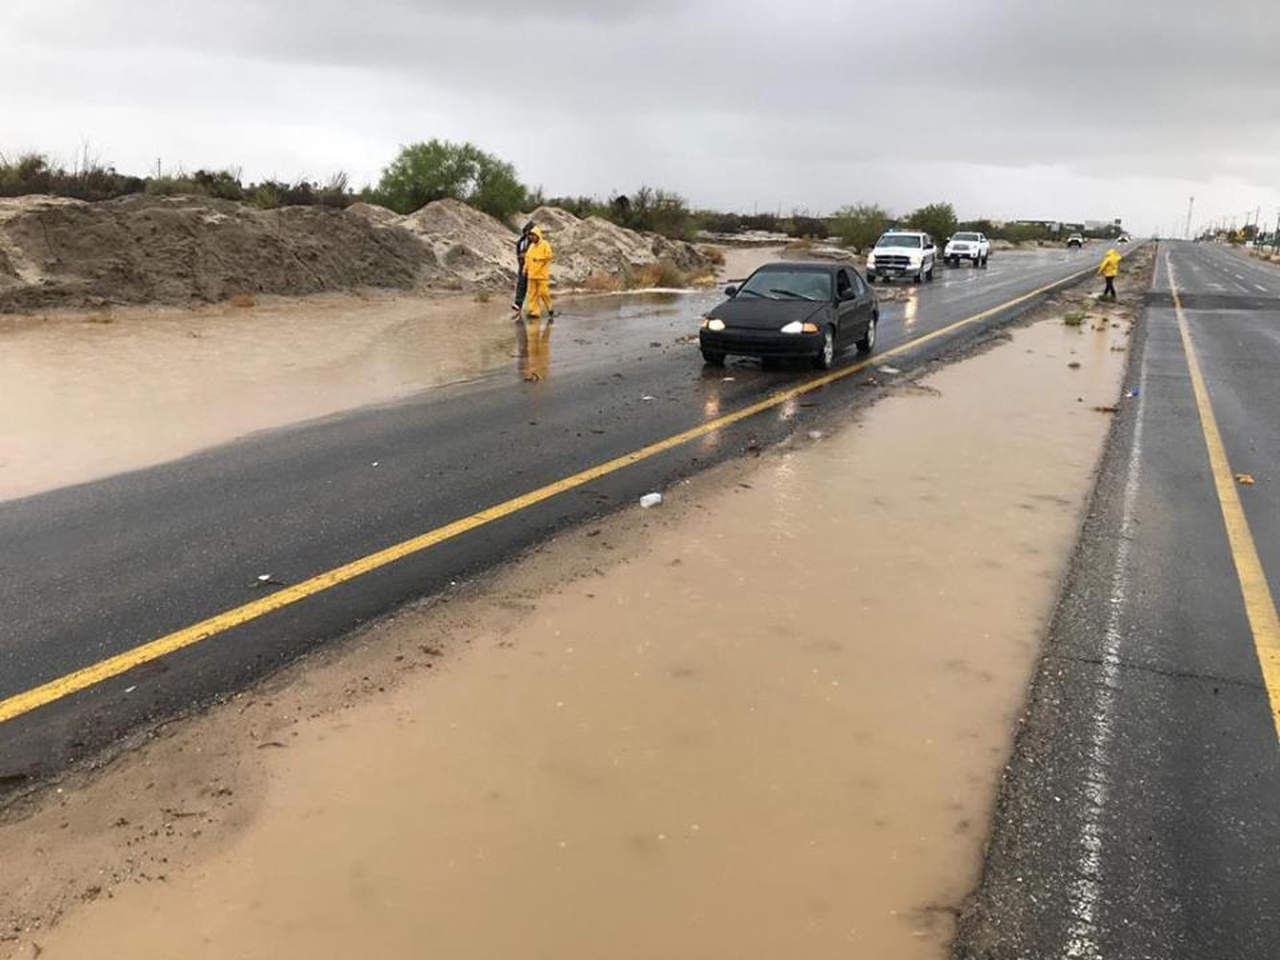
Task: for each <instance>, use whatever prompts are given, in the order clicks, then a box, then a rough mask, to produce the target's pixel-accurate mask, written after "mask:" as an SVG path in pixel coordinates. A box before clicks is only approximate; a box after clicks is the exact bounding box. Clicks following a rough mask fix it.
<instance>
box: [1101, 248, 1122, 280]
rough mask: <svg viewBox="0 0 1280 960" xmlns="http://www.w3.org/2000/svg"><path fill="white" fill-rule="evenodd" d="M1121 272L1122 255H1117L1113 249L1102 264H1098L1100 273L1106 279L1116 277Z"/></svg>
mask: <svg viewBox="0 0 1280 960" xmlns="http://www.w3.org/2000/svg"><path fill="white" fill-rule="evenodd" d="M1119 272H1120V254H1118V253H1116V251H1115V248H1114V247H1112V248H1111V249H1110V250H1108V251H1107V252H1106V254H1104V255H1103V257H1102V263H1100V264H1098V273H1099V274H1100V275H1101V276H1104V277H1114V276H1115V275H1116V274H1117V273H1119Z"/></svg>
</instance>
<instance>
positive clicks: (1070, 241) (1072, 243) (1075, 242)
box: [1067, 233, 1084, 250]
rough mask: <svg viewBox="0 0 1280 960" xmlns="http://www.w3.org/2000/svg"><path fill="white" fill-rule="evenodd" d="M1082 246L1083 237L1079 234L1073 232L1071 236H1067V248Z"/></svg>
mask: <svg viewBox="0 0 1280 960" xmlns="http://www.w3.org/2000/svg"><path fill="white" fill-rule="evenodd" d="M1083 246H1084V237H1082V236H1080V234H1078V233H1073V234H1072V235H1071V236H1069V237H1067V249H1068V250H1070V249H1071V248H1072V247H1083Z"/></svg>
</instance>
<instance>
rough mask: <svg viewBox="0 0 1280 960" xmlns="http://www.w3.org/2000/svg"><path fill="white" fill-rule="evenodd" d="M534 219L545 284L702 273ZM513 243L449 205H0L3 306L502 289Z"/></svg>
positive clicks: (565, 217) (650, 250) (592, 224)
mask: <svg viewBox="0 0 1280 960" xmlns="http://www.w3.org/2000/svg"><path fill="white" fill-rule="evenodd" d="M533 218H534V219H535V220H536V221H537V222H538V223H539V224H540V225H541V226H542V227H543V228H544V229H545V230H546V231H547V233H548V235H549V236H550V238H551V241H552V243H553V244H554V245H555V247H556V265H555V269H554V273H553V282H555V283H556V285H557V286H559V287H562V288H563V287H572V286H577V285H580V284H582V283H583V282H584V281H585V280H586V278H587V277H588V276H590V275H592V274H601V273H603V274H610V275H617V274H626V273H630V272H632V271H634V270H636V269H637V268H642V267H645V266H648V265H652V264H654V263H656V262H658V261H659V260H671V261H672V262H674V263H675V264H676V266H678V267H679V268H680V269H681V270H684V271H686V272H689V273H706V272H710V271H711V263H710V261H709V260H708V259H707V258H706V257H704V256H703V255H702V254H700V253H699V252H698V251H697V250H696V249H695V248H694V247H693V246H692V245H691V244H688V243H683V242H679V241H672V240H667V239H666V238H664V237H660V236H657V235H652V234H640V233H636V232H634V231H632V230H627V229H624V228H622V227H619V226H616V225H614V224H612V223H609V222H608V221H606V220H601V219H599V218H597V217H591V218H589V219H587V220H579V219H578V218H577V217H575V216H573V214H571V213H568V212H567V211H564V210H558V209H555V208H551V207H542V208H539V209H538V210H536V211H534V213H533ZM515 240H516V234H515V231H514V230H512V229H511V228H510V227H508V226H507V225H505V224H503V223H500V222H499V221H498V220H495V219H494V218H493V217H490V216H489V215H487V214H485V213H481V212H480V211H478V210H475V209H472V208H471V207H468V206H467V205H466V204H463V203H460V202H458V201H456V200H438V201H435V202H434V203H429V204H427V205H426V206H425V207H423V208H422V209H421V210H418V211H416V212H415V213H412V214H409V215H408V216H400V215H399V214H397V213H395V212H393V211H391V210H387V209H385V208H384V207H378V206H374V205H372V204H367V203H357V204H354V205H352V206H351V207H349V208H348V209H346V210H337V209H332V208H327V207H282V208H280V209H278V210H260V209H258V208H256V207H253V206H248V205H246V204H241V203H236V202H233V201H230V200H214V199H210V198H206V197H148V196H141V195H139V196H130V197H123V198H121V199H118V200H109V201H105V202H102V203H85V202H83V201H79V200H66V199H60V198H54V197H45V196H29V197H19V198H13V199H0V311H21V310H32V309H37V308H40V307H48V306H69V307H83V306H89V307H92V306H99V305H102V304H106V303H153V302H158V303H181V302H187V301H192V300H203V301H217V300H223V299H226V298H228V297H231V296H234V295H235V294H238V293H265V294H287V295H298V294H307V293H319V292H322V291H332V290H350V289H355V288H359V287H392V288H400V289H425V288H431V287H443V288H445V289H464V288H470V287H500V286H507V285H508V284H510V283H512V281H513V280H514V278H515Z"/></svg>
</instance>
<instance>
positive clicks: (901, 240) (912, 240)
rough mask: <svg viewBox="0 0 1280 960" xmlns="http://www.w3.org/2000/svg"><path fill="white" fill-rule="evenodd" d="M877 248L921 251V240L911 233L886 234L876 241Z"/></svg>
mask: <svg viewBox="0 0 1280 960" xmlns="http://www.w3.org/2000/svg"><path fill="white" fill-rule="evenodd" d="M876 246H877V247H914V248H915V249H917V250H919V249H920V238H919V237H917V236H915V235H913V234H910V233H886V234H885V235H884V236H883V237H881V238H880V239H879V240H877V241H876Z"/></svg>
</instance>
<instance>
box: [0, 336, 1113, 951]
mask: <svg viewBox="0 0 1280 960" xmlns="http://www.w3.org/2000/svg"><path fill="white" fill-rule="evenodd" d="M1113 341H1114V342H1123V334H1122V332H1121V331H1119V330H1107V331H1103V332H1094V331H1092V330H1090V331H1087V332H1081V331H1079V330H1078V329H1075V328H1067V327H1064V326H1062V325H1061V323H1059V322H1056V321H1048V322H1044V323H1041V324H1039V325H1038V326H1035V327H1032V328H1030V329H1028V330H1025V331H1019V332H1016V333H1015V334H1014V339H1013V342H1012V343H1011V344H1006V345H1003V346H1000V347H999V348H997V349H995V350H993V351H991V352H989V353H987V354H984V355H981V356H978V357H976V358H973V359H970V360H967V361H965V362H963V363H960V364H957V365H955V366H952V367H949V368H946V369H943V370H942V371H940V372H938V373H936V374H935V375H933V376H931V377H929V378H928V380H927V381H925V383H924V388H923V389H921V388H920V387H908V388H904V389H903V390H902V391H901V392H900V393H899V394H898V395H896V396H891V397H889V398H888V399H886V400H884V401H883V402H881V403H880V404H878V405H877V406H876V407H875V408H874V409H873V410H872V411H870V413H869V414H868V415H867V416H866V417H865V419H864V420H863V421H862V422H861V423H858V424H856V425H851V426H850V427H848V428H847V429H844V430H842V431H841V432H838V433H836V434H833V435H829V436H825V437H822V438H821V439H819V440H817V442H810V441H807V440H806V441H802V442H801V444H800V445H799V446H798V447H797V448H795V449H791V450H788V451H785V452H780V451H775V452H770V453H768V454H766V455H765V456H764V457H762V458H761V459H760V460H758V461H749V462H747V463H742V462H738V463H733V464H728V465H725V466H724V467H721V468H717V469H716V470H713V471H711V472H710V473H709V474H707V475H704V476H702V477H699V478H697V479H695V480H694V481H692V482H690V483H686V484H681V485H679V486H677V487H675V488H673V489H671V490H669V491H667V500H666V502H665V503H664V504H663V505H662V506H661V507H659V508H657V509H655V510H651V511H643V512H642V511H640V510H638V509H637V510H634V511H629V512H627V513H626V514H624V515H623V516H621V517H617V518H614V519H612V520H609V521H608V522H606V523H604V524H602V525H601V526H600V528H599V532H598V533H597V534H596V535H592V534H591V530H589V529H588V530H586V531H579V532H576V533H573V534H571V535H567V536H566V537H564V538H562V539H560V540H559V541H557V542H554V543H553V544H551V545H550V546H549V547H547V548H544V549H543V550H541V551H539V552H537V553H535V554H534V555H533V556H531V557H530V558H529V559H527V560H526V561H523V562H522V563H521V564H519V565H517V566H515V567H513V568H512V569H510V570H508V571H505V572H504V573H502V574H501V575H500V576H499V577H498V578H497V579H496V582H495V583H493V584H492V585H491V586H490V587H488V588H486V589H485V590H484V591H483V593H482V595H480V596H479V597H473V598H471V599H465V600H459V601H456V602H451V603H448V604H445V605H444V606H442V607H437V608H436V609H435V611H434V612H432V611H431V610H427V611H419V612H411V613H409V614H406V615H404V616H401V617H399V618H398V619H396V620H395V621H392V622H391V623H389V624H385V625H383V626H382V627H380V628H378V629H377V630H376V631H375V632H374V634H373V636H372V639H371V640H370V642H369V644H368V646H369V648H370V649H375V650H378V651H381V655H382V656H385V657H386V659H387V660H390V652H391V651H394V650H403V651H409V652H410V653H411V656H410V659H411V660H412V659H413V658H414V655H412V651H415V650H418V649H428V650H429V649H431V648H432V647H433V646H434V645H436V644H441V643H443V644H445V645H446V646H447V648H448V649H449V650H450V651H452V653H451V655H450V656H447V657H445V658H444V660H443V661H437V662H443V663H444V665H445V666H444V669H443V670H435V671H417V672H412V673H409V674H408V675H407V676H406V677H405V679H404V682H402V683H400V684H398V685H396V686H394V687H393V688H391V689H389V690H388V691H387V692H386V693H385V694H381V695H375V696H373V697H372V698H371V699H365V700H361V701H358V702H357V703H356V705H354V706H352V707H350V708H349V709H340V710H337V711H336V712H333V713H329V714H322V715H320V716H319V717H316V718H313V719H311V720H301V721H299V722H297V723H296V724H291V725H287V726H285V727H284V728H282V732H280V733H278V734H273V736H278V738H279V740H280V741H281V742H282V745H287V749H278V750H273V751H260V750H254V749H252V748H253V746H254V745H255V744H254V742H253V741H252V740H250V739H249V736H250V735H256V736H263V735H265V734H262V732H261V727H260V725H261V724H262V722H263V720H262V717H263V716H266V715H265V714H257V713H255V712H254V711H253V710H248V707H239V708H237V707H236V705H235V704H232V705H231V707H230V708H228V710H226V711H224V713H223V714H222V715H221V719H220V718H219V715H217V714H216V713H215V716H213V717H211V718H207V719H206V720H204V721H200V723H206V724H215V725H216V724H221V725H222V727H223V728H224V733H223V734H222V736H224V738H225V739H224V740H223V741H222V742H221V743H218V742H215V740H214V739H212V736H213V735H212V734H210V735H209V737H210V738H211V739H206V740H204V741H203V742H201V741H200V740H199V739H198V738H199V730H200V729H201V728H200V727H199V725H198V724H197V725H193V728H192V730H189V731H188V732H187V733H186V734H184V735H183V736H186V737H188V738H189V739H188V741H184V743H185V750H186V752H185V753H184V754H183V756H186V757H188V758H190V757H191V755H192V753H193V751H195V750H198V749H203V750H204V755H205V756H209V757H214V756H221V755H224V754H227V755H230V756H232V757H234V758H235V762H236V763H237V764H244V765H245V767H246V768H248V767H252V766H253V765H258V766H260V767H262V768H263V769H264V770H265V771H266V773H265V774H264V776H265V777H266V787H265V789H264V792H263V793H262V795H261V799H260V803H259V804H258V805H257V806H256V808H255V809H253V811H252V813H251V814H249V813H246V814H245V815H244V816H243V817H242V818H241V819H243V820H246V821H247V823H245V824H243V825H242V826H241V827H240V828H238V829H236V830H234V831H231V832H230V834H229V835H228V836H227V837H226V838H224V842H223V843H221V844H220V845H219V847H218V849H217V850H215V851H213V852H211V853H208V854H206V855H203V856H200V857H192V858H191V862H190V863H189V864H187V865H186V866H185V867H184V866H183V864H182V863H181V862H180V861H181V860H182V858H180V857H177V856H175V858H174V862H173V863H172V864H171V865H169V866H168V867H166V868H165V872H166V873H167V879H166V882H165V883H150V884H138V885H135V884H126V885H122V886H120V887H119V888H117V889H115V891H114V899H112V900H109V901H108V900H106V899H105V898H99V899H98V900H97V902H94V903H91V904H88V905H86V906H84V907H83V908H79V909H78V910H77V912H75V913H73V914H70V915H69V916H68V917H67V918H66V919H64V921H63V922H62V924H61V925H60V926H59V927H58V928H57V929H56V930H54V931H51V932H47V935H46V936H44V938H43V939H42V943H43V946H44V948H45V956H46V957H50V958H59V957H80V956H90V955H93V956H127V957H131V958H148V957H155V958H159V957H173V956H182V957H209V958H213V957H223V956H231V955H234V956H238V957H262V958H268V957H270V958H294V957H297V958H303V957H306V958H327V957H346V956H419V955H433V956H447V957H464V956H465V957H474V958H511V957H555V958H595V957H609V958H611V960H629V958H634V960H641V958H644V960H651V958H654V957H708V958H710V957H736V958H756V957H758V958H762V960H764V958H768V960H775V958H778V957H805V958H811V960H812V958H824V957H833V958H834V957H849V956H857V957H884V958H941V957H943V956H945V955H946V945H947V940H948V938H949V936H950V932H951V924H952V916H953V914H952V911H953V910H954V908H955V907H956V906H957V905H958V904H959V902H960V900H961V898H962V897H963V896H964V895H965V894H966V893H967V891H969V890H970V889H971V888H972V887H973V885H974V884H975V882H976V878H977V871H978V868H979V858H980V852H981V845H982V842H983V836H984V833H985V829H986V824H987V819H988V816H989V812H990V810H989V808H990V804H991V800H992V796H993V790H994V788H995V785H996V782H997V779H998V775H999V770H1000V768H1001V764H1002V763H1003V762H1004V760H1005V757H1006V755H1007V753H1008V750H1009V747H1010V741H1011V737H1012V732H1013V726H1014V722H1015V717H1016V713H1017V711H1018V709H1019V707H1020V704H1021V701H1022V698H1023V696H1024V693H1025V688H1026V684H1027V682H1028V679H1029V677H1030V673H1031V670H1032V666H1033V659H1034V657H1035V656H1036V652H1037V648H1038V644H1039V641H1040V638H1041V636H1042V634H1043V631H1044V629H1045V624H1046V618H1047V616H1048V613H1049V611H1050V608H1051V605H1052V603H1053V600H1054V595H1055V590H1056V586H1057V583H1058V578H1059V577H1060V575H1061V574H1062V572H1063V570H1064V567H1065V564H1066V562H1067V557H1068V554H1069V552H1070V549H1071V546H1072V542H1073V538H1074V534H1075V530H1076V525H1077V521H1078V518H1079V515H1080V511H1081V509H1082V505H1083V502H1084V500H1085V497H1086V495H1087V493H1088V490H1089V486H1090V479H1091V473H1092V469H1093V467H1094V464H1095V462H1096V460H1097V458H1098V456H1099V453H1100V450H1101V444H1102V440H1103V437H1104V433H1105V431H1106V429H1107V426H1108V422H1109V418H1108V417H1107V416H1105V415H1103V414H1099V413H1096V412H1094V411H1093V410H1092V409H1091V408H1092V407H1093V406H1094V405H1102V404H1107V403H1113V402H1115V398H1116V396H1117V394H1118V385H1119V378H1120V374H1121V368H1122V366H1123V359H1124V354H1123V353H1122V352H1117V351H1111V350H1110V349H1109V345H1110V344H1111V343H1112V342H1113ZM1072 360H1076V361H1079V362H1080V363H1081V364H1082V367H1081V368H1079V369H1075V370H1073V369H1070V368H1068V366H1067V364H1068V362H1070V361H1072ZM1078 397H1079V398H1082V400H1080V401H1078V400H1077V398H1078ZM611 558H620V559H619V560H618V561H617V562H612V563H610V562H609V561H610V559H611ZM593 567H598V569H596V571H595V573H588V574H587V575H586V576H584V577H582V578H579V579H571V580H567V581H566V580H565V571H567V570H577V571H590V570H591V569H592V568H593ZM466 644H469V646H467V645H466ZM371 655H372V654H371ZM398 659H399V656H397V660H398ZM403 667H404V665H403V664H399V665H397V666H395V667H392V668H390V669H392V670H394V671H398V670H403ZM309 676H311V679H310V680H307V681H306V683H305V684H304V686H305V685H310V686H311V690H312V694H311V695H312V696H315V695H316V693H315V691H316V689H317V687H321V686H323V682H322V681H320V680H317V679H315V677H314V675H309ZM367 680H368V676H366V681H367ZM374 682H377V681H376V680H375V681H374ZM330 685H331V686H332V687H334V688H335V689H336V690H338V691H341V690H342V689H344V688H342V687H341V682H340V681H339V680H332V681H330ZM346 689H348V690H349V686H348V688H346ZM299 696H301V695H299ZM335 696H336V699H337V701H338V702H341V700H342V696H343V695H342V694H341V692H339V693H337V694H336V695H335ZM255 699H261V697H258V698H255ZM274 699H275V703H274V705H271V706H270V710H271V711H272V712H273V714H272V715H274V713H275V712H278V713H279V714H280V715H281V716H292V715H294V714H295V711H301V713H300V715H301V716H306V714H307V712H308V710H309V709H310V708H307V707H295V706H293V705H290V703H289V701H288V698H287V696H286V695H284V694H282V695H281V696H279V697H276V698H274ZM233 709H239V710H240V712H241V714H244V716H243V717H240V718H236V717H234V716H231V714H232V712H233ZM255 709H256V708H255ZM246 710H248V712H247V713H246ZM246 718H248V719H246ZM255 727H256V728H257V730H258V732H257V733H256V734H254V733H253V731H254V729H255ZM193 731H194V732H193ZM228 744H230V746H228ZM158 749H159V748H158ZM179 749H182V748H181V747H180V748H179ZM213 762H214V761H213V760H210V763H213ZM223 762H225V758H224V761H223ZM154 763H155V761H151V764H152V766H150V767H149V768H148V770H147V771H146V772H143V773H141V774H139V775H138V776H141V777H142V778H143V779H145V778H147V777H149V776H152V775H153V774H152V772H151V771H154V769H155V767H154ZM128 775H129V774H128V773H127V772H118V773H117V774H116V776H128ZM94 789H96V790H99V791H100V792H101V793H102V795H103V796H117V795H124V794H125V793H127V792H128V791H127V790H125V789H123V788H120V787H119V785H118V784H117V789H116V793H115V794H112V793H111V792H110V791H111V790H112V789H113V783H112V780H111V779H110V777H108V778H105V779H104V780H103V781H100V782H99V783H98V784H95V785H94V787H92V788H91V790H94ZM139 796H142V797H146V793H145V791H140V792H139ZM86 802H88V801H87V800H86ZM152 802H153V803H159V798H155V799H153V801H152ZM204 805H205V806H206V807H207V806H208V804H207V803H205V804H204ZM124 809H126V810H127V808H124ZM117 812H118V811H117V810H116V809H115V808H113V807H112V806H111V805H110V804H106V805H104V806H103V807H102V808H101V809H100V810H99V812H98V814H97V815H98V816H99V817H115V816H116V815H117ZM63 815H65V814H59V816H63ZM130 816H131V817H137V818H138V819H136V820H135V822H136V823H142V822H144V821H143V820H142V818H141V817H140V816H139V815H137V814H136V812H135V813H131V814H130ZM181 827H182V825H181V824H179V828H181ZM208 829H214V828H208ZM65 834H66V832H65V831H63V832H62V835H63V838H65ZM52 836H53V838H54V839H55V840H56V839H57V838H58V832H57V831H52ZM32 842H34V841H32ZM130 855H131V856H135V857H141V856H142V854H141V853H140V852H139V851H131V853H130ZM18 865H19V866H21V864H18Z"/></svg>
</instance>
